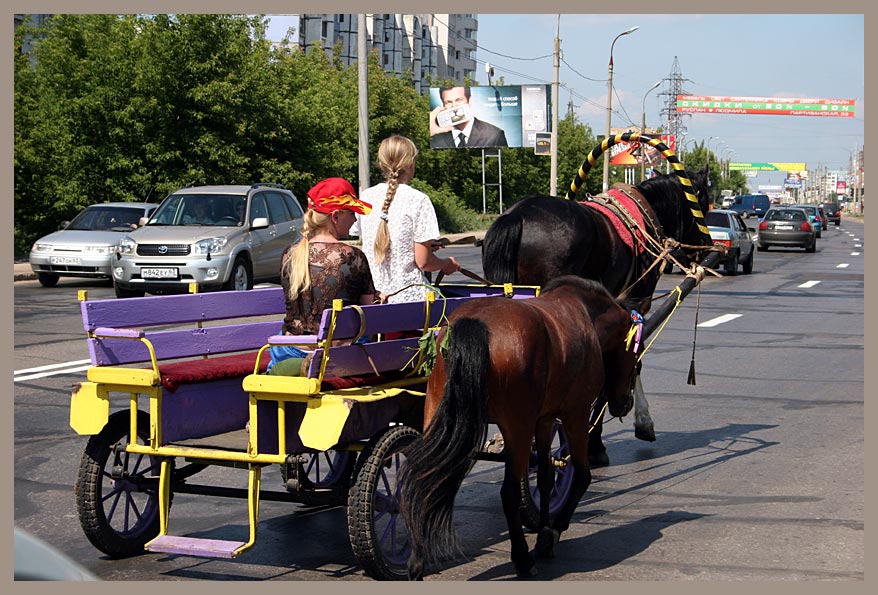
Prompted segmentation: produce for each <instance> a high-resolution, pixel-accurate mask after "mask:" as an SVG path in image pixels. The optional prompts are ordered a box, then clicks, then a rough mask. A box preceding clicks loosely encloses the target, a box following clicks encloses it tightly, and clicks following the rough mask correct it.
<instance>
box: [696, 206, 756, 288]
mask: <svg viewBox="0 0 878 595" xmlns="http://www.w3.org/2000/svg"><path fill="white" fill-rule="evenodd" d="M704 222H705V223H707V229H708V230H709V231H710V237H711V239H712V240H713V243H714V245H721V246H725V247H726V257H725V260H723V265H724V267H725V272H726V274H727V275H736V274H737V273H738V264H739V263H740V264H741V266H742V267H743V270H744V274H745V275H749V274H750V273H751V272H752V271H753V253H754V252H755V250H754V243H753V236H752V235H751V234H752V233H753V232H754V231H756V230H755V229H753V228H752V227H751V228H748V227H747V225H746V224H745V223H744V220H743V219H741V216H740V215H738V214H737V213H735V212H734V211H729V210H726V209H713V210H711V211H708V212H707V214H706V215H705V217H704Z"/></svg>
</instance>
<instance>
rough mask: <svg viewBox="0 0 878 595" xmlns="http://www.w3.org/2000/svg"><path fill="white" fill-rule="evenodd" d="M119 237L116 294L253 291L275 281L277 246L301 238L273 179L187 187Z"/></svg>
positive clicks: (289, 202) (292, 202) (287, 194)
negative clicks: (192, 286)
mask: <svg viewBox="0 0 878 595" xmlns="http://www.w3.org/2000/svg"><path fill="white" fill-rule="evenodd" d="M143 223H144V225H143V226H142V227H139V228H138V229H136V230H134V231H133V232H131V233H130V234H128V235H127V236H126V237H124V238H123V239H122V241H121V242H120V243H119V252H118V254H117V256H116V258H115V260H114V261H113V286H114V287H115V290H116V296H117V297H138V296H142V295H144V294H145V293H153V294H165V293H186V292H187V291H188V290H189V285H190V284H192V283H194V284H196V285H197V287H198V291H204V290H207V291H210V290H217V289H220V290H227V291H229V290H235V291H246V290H248V289H252V288H253V285H254V283H256V282H261V281H276V280H279V279H280V263H281V258H282V256H283V253H284V250H285V249H286V248H287V247H288V246H290V245H291V244H295V243H297V242H298V241H299V240H300V239H301V238H302V234H301V231H302V226H303V224H304V211H303V209H302V206H301V205H300V204H299V201H298V200H297V199H296V197H295V195H294V194H293V193H292V192H291V191H289V190H287V189H286V188H284V187H283V186H281V185H280V184H267V183H259V184H253V185H251V186H244V185H241V186H234V185H230V186H194V187H188V188H183V189H181V190H177V191H176V192H173V193H172V194H170V195H169V196H168V197H166V198H165V199H164V200H163V201H162V204H161V205H159V208H158V209H156V211H155V212H154V213H153V215H152V217H150V218H149V220H148V221H144V222H143Z"/></svg>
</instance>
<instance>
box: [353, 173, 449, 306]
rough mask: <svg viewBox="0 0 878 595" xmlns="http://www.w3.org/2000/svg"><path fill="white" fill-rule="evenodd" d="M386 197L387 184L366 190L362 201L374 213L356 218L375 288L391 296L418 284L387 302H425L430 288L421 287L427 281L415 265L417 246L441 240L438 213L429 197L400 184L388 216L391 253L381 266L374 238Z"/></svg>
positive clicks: (388, 253)
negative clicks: (417, 244)
mask: <svg viewBox="0 0 878 595" xmlns="http://www.w3.org/2000/svg"><path fill="white" fill-rule="evenodd" d="M386 197H387V184H386V183H381V184H378V185H376V186H372V187H371V188H367V189H366V190H363V192H362V193H360V198H362V199H363V200H364V201H366V202H368V203H369V204H371V205H372V212H371V213H369V214H368V215H357V226H356V227H359V232H360V239H361V240H362V242H363V252H365V254H366V259H367V260H368V261H369V268H370V269H371V270H372V279H373V281H374V282H375V289H376V291H379V292H382V293H385V294H391V293H394V292H396V291H399V290H400V289H402V288H404V287H406V286H408V285H412V284H418V285H414V286H412V287H408V288H407V289H405V290H404V291H401V292H400V293H397V294H396V295H393V296H391V297H390V298H389V299H388V301H389V302H390V303H399V302H416V301H420V300H423V299H424V292H425V291H427V288H426V287H424V286H423V285H420V284H424V283H426V282H427V278H426V277H425V276H424V273H423V272H422V271H421V269H419V268H418V265H417V264H415V243H416V242H417V243H420V242H428V241H430V240H435V239H437V238H438V237H439V222H438V221H437V219H436V210H435V209H434V208H433V203H432V202H430V197H429V196H427V195H426V194H424V193H423V192H420V191H418V190H415V189H414V188H412V187H411V186H408V185H407V184H400V185H399V186H398V187H397V189H396V194H395V195H394V197H393V202H392V203H390V209H389V210H388V213H387V216H388V221H387V225H388V227H389V229H390V250H389V251H388V252H387V257H386V258H385V259H384V262H382V263H381V264H378V263H377V262H376V261H375V250H374V245H375V236H376V235H377V233H378V224H379V223H380V222H381V207H382V206H383V205H384V200H385V198H386ZM352 233H354V230H352Z"/></svg>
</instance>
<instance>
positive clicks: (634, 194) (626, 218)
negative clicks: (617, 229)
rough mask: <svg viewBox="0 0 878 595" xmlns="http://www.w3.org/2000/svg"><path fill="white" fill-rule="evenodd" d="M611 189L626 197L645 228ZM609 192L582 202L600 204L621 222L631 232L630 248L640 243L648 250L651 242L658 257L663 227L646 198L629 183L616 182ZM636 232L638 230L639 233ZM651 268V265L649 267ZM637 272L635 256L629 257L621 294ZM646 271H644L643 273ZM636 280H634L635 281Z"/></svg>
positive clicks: (635, 248)
mask: <svg viewBox="0 0 878 595" xmlns="http://www.w3.org/2000/svg"><path fill="white" fill-rule="evenodd" d="M612 191H617V192H621V193H622V194H624V195H625V196H626V197H628V198H629V199H630V201H631V203H633V204H634V205H635V206H636V207H637V210H638V211H639V215H640V216H641V217H642V218H643V222H644V226H645V227H646V229H644V228H642V227H641V225H640V222H639V221H637V219H636V218H635V217H634V216H633V215H632V213H630V212H629V210H628V209H627V208H626V206H625V205H624V204H622V202H620V201H619V199H618V198H616V197H615V196H613V194H612ZM612 191H611V192H608V193H602V194H598V195H595V196H588V197H587V198H586V200H585V201H583V202H584V203H588V202H593V203H595V204H597V205H600V206H602V207H604V208H606V209H607V210H609V211H610V212H611V213H612V214H613V215H615V216H616V218H617V219H618V220H619V221H621V222H622V224H623V225H624V226H625V227H626V228H627V230H628V232H629V233H630V234H631V238H632V242H633V245H632V248H633V249H634V250H635V253H636V251H637V244H640V245H641V248H642V249H643V250H646V251H648V252H649V251H650V250H649V246H647V245H646V243H647V242H649V243H651V244H652V247H653V248H654V249H657V250H658V252H659V254H658V255H657V254H655V253H653V254H654V255H655V256H656V257H657V258H660V253H661V251H662V243H663V241H664V239H665V234H664V228H663V227H662V224H661V222H660V221H659V220H658V217H657V216H656V214H655V211H654V210H653V208H652V205H650V204H649V202H647V200H646V199H645V198H644V197H643V195H642V194H641V193H640V191H639V190H638V189H637V188H636V187H635V186H632V185H630V184H622V183H616V184H613V188H612ZM637 232H640V233H639V234H638V233H637ZM650 268H652V267H650ZM636 274H637V258H636V257H635V258H632V259H631V267H630V268H629V270H628V275H627V276H626V278H625V287H626V289H625V290H624V291H623V294H625V293H627V292H628V289H630V287H631V285H633V283H632V279H633V278H634V276H635V275H636ZM645 274H646V273H644V275H645ZM638 281H639V279H638ZM635 282H636V281H635Z"/></svg>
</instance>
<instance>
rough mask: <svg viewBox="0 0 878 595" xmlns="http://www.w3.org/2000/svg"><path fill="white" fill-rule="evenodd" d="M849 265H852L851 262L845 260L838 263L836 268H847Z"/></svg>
mask: <svg viewBox="0 0 878 595" xmlns="http://www.w3.org/2000/svg"><path fill="white" fill-rule="evenodd" d="M849 266H851V265H849V264H848V263H846V262H843V263H841V264H837V265H835V268H837V269H846V268H848V267H849Z"/></svg>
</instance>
